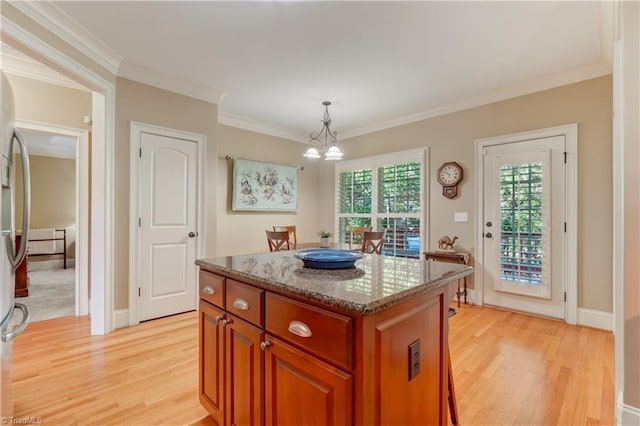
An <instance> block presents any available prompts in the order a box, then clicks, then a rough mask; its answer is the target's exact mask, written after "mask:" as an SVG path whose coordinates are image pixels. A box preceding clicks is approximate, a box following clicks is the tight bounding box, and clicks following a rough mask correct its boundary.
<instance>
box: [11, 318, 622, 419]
mask: <svg viewBox="0 0 640 426" xmlns="http://www.w3.org/2000/svg"><path fill="white" fill-rule="evenodd" d="M89 330H90V326H89V320H88V318H86V317H84V318H74V317H68V318H62V319H54V320H48V321H42V322H38V323H33V324H30V325H29V327H28V328H27V330H26V332H25V333H23V334H22V335H20V336H18V338H16V340H15V343H14V360H15V362H14V386H13V393H14V399H15V407H16V409H15V411H16V413H15V415H16V417H22V416H40V417H42V418H43V420H44V422H45V424H51V425H72V424H83V425H84V424H100V425H107V424H112V425H116V424H117V425H125V424H127V425H129V424H131V425H133V424H135V425H146V424H149V425H151V424H154V425H156V424H166V425H187V424H197V425H210V424H213V422H212V421H211V419H210V418H209V417H208V416H207V415H206V412H205V411H204V409H203V408H202V407H201V406H200V404H199V402H198V396H197V393H198V379H197V375H198V364H197V346H198V341H197V339H198V330H197V314H196V313H195V312H191V313H187V314H182V315H177V316H174V317H168V318H162V319H159V320H154V321H150V322H147V323H143V324H141V325H138V326H136V327H130V328H126V329H120V330H117V331H115V332H114V333H112V334H109V335H107V336H89ZM450 345H451V353H452V362H453V371H454V377H455V386H456V394H457V401H458V409H459V414H460V424H461V425H516V424H517V425H597V424H601V425H612V424H614V419H613V415H614V384H613V374H614V371H613V370H614V369H613V358H614V357H613V336H612V334H611V333H609V332H604V331H600V330H594V329H590V328H585V327H574V326H568V325H566V324H563V323H560V322H556V321H552V320H547V319H541V318H536V317H531V316H527V315H522V314H517V313H512V312H505V311H500V310H496V309H491V308H486V307H485V308H479V307H474V306H470V305H467V306H464V305H463V306H462V307H461V308H459V310H458V314H457V315H456V316H454V317H452V318H451V331H450ZM421 426H422V425H421Z"/></svg>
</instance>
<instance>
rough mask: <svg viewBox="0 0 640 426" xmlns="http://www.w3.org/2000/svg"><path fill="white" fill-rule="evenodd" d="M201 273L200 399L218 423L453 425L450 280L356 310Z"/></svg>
mask: <svg viewBox="0 0 640 426" xmlns="http://www.w3.org/2000/svg"><path fill="white" fill-rule="evenodd" d="M200 274H201V275H200V283H201V285H200V298H201V300H200V401H201V402H202V405H203V406H204V407H205V408H206V409H207V410H208V411H209V413H210V414H211V417H212V418H213V420H215V421H216V422H217V423H218V424H219V425H221V426H222V425H224V426H226V425H236V426H242V425H248V426H261V425H265V424H266V425H269V426H275V425H310V424H313V425H335V426H340V425H350V426H365V425H367V426H368V425H391V424H406V425H419V424H420V425H423V424H425V425H426V424H428V425H441V426H444V425H446V424H447V411H446V408H447V406H446V403H447V388H446V379H447V374H448V372H447V363H446V362H445V361H443V360H447V359H448V356H449V354H448V347H447V334H448V318H447V303H446V300H450V297H449V296H448V294H447V291H448V290H447V287H448V286H442V287H434V288H433V290H431V291H426V292H424V293H423V294H420V295H419V296H416V297H412V298H409V299H406V300H405V301H403V302H402V303H399V304H396V305H393V306H391V307H388V308H386V309H384V310H381V311H379V312H376V313H373V314H370V315H355V314H349V313H347V312H343V311H334V310H331V309H325V307H324V305H323V306H318V305H314V304H312V303H307V302H305V301H301V300H296V299H293V298H291V297H288V296H286V295H283V294H277V293H276V292H275V291H273V290H271V289H269V288H268V287H266V288H262V287H260V286H257V285H254V284H248V283H244V282H239V281H237V280H236V279H232V278H231V277H224V276H222V275H217V274H212V273H210V272H207V271H205V270H203V271H201V272H200ZM216 305H217V306H216Z"/></svg>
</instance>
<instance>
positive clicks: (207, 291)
mask: <svg viewBox="0 0 640 426" xmlns="http://www.w3.org/2000/svg"><path fill="white" fill-rule="evenodd" d="M202 292H203V293H204V294H215V292H216V291H215V290H214V289H213V287H211V286H210V285H205V286H204V287H203V289H202Z"/></svg>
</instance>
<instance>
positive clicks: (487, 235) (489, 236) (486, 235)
mask: <svg viewBox="0 0 640 426" xmlns="http://www.w3.org/2000/svg"><path fill="white" fill-rule="evenodd" d="M484 236H485V237H487V238H491V237H493V235H492V234H491V232H487V233H486V234H484Z"/></svg>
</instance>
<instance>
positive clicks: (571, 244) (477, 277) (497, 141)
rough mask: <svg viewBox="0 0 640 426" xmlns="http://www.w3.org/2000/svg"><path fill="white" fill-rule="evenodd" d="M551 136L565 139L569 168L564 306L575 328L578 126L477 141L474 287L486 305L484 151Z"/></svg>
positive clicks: (482, 302)
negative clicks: (483, 231) (498, 146)
mask: <svg viewBox="0 0 640 426" xmlns="http://www.w3.org/2000/svg"><path fill="white" fill-rule="evenodd" d="M551 136H564V137H565V141H566V150H567V155H566V156H567V165H566V168H565V182H566V188H565V191H566V199H567V202H566V206H565V209H566V219H567V232H566V245H565V253H564V255H565V259H566V272H565V277H564V278H565V283H566V293H567V300H566V303H565V322H567V323H568V324H576V323H577V317H578V260H577V259H578V124H577V123H574V124H567V125H564V126H557V127H549V128H546V129H539V130H532V131H529V132H522V133H513V134H510V135H503V136H496V137H492V138H483V139H476V141H475V165H476V176H475V216H476V225H475V235H476V237H475V246H476V256H475V272H474V275H473V282H474V286H475V290H474V294H475V299H476V300H475V303H476V304H477V305H483V304H484V273H483V271H484V264H483V262H484V238H483V236H482V230H483V229H484V223H483V204H484V161H483V153H484V149H485V148H487V147H489V146H494V145H502V144H505V143H514V142H520V141H526V140H531V139H542V138H547V137H551Z"/></svg>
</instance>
